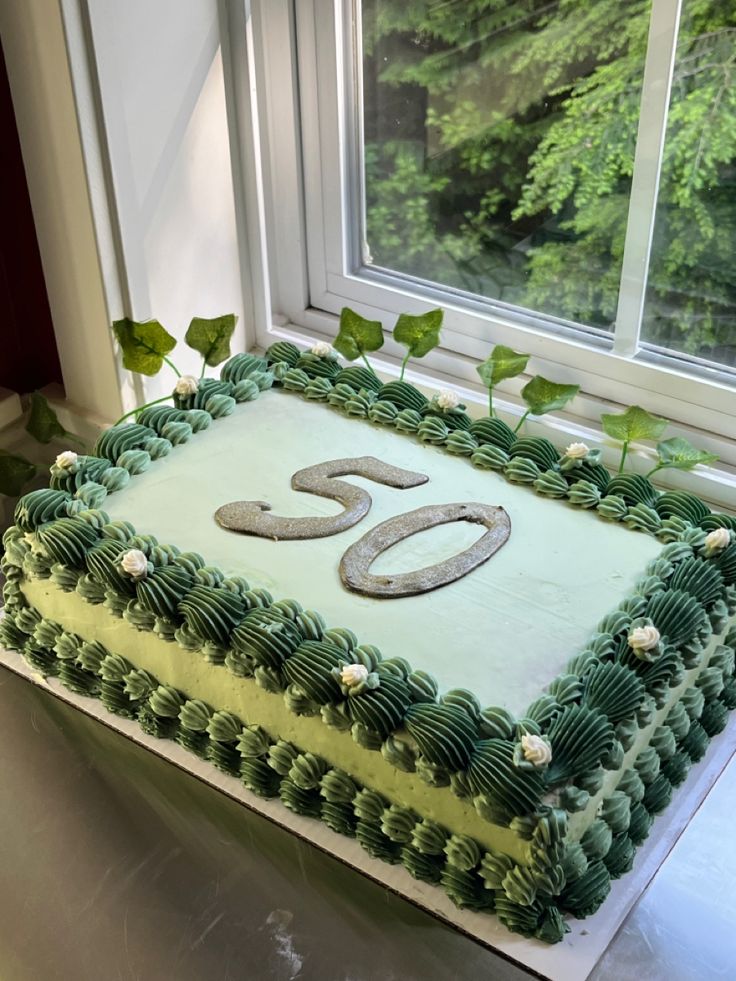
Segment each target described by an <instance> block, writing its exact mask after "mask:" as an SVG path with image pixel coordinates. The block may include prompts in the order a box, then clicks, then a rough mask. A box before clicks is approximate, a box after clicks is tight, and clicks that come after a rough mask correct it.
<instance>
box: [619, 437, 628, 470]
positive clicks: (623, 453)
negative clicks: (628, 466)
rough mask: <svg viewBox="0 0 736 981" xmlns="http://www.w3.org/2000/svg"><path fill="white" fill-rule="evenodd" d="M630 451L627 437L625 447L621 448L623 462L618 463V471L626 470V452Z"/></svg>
mask: <svg viewBox="0 0 736 981" xmlns="http://www.w3.org/2000/svg"><path fill="white" fill-rule="evenodd" d="M628 452H629V441H628V439H625V440H624V445H623V448H622V450H621V462H620V463H619V465H618V472H619V473H623V472H624V463H625V462H626V454H627V453H628Z"/></svg>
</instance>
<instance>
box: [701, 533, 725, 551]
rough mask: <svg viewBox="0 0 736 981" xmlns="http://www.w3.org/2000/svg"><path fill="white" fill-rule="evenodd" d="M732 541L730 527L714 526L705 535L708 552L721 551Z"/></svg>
mask: <svg viewBox="0 0 736 981" xmlns="http://www.w3.org/2000/svg"><path fill="white" fill-rule="evenodd" d="M730 541H731V532H730V531H729V530H728V528H714V529H713V531H709V532H708V534H707V535H706V536H705V549H706V551H707V552H720V550H721V549H722V548H726V546H727V545H728V544H729V543H730Z"/></svg>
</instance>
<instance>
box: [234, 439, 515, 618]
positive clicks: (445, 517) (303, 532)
mask: <svg viewBox="0 0 736 981" xmlns="http://www.w3.org/2000/svg"><path fill="white" fill-rule="evenodd" d="M348 474H352V475H354V476H357V477H365V478H367V479H368V480H373V481H375V482H376V483H378V484H385V485H387V486H388V487H396V488H398V489H400V490H405V489H407V488H410V487H419V486H420V485H421V484H426V483H427V481H428V480H429V478H428V477H427V476H426V474H421V473H416V472H414V471H412V470H403V469H402V468H401V467H395V466H393V465H392V464H390V463H384V462H383V461H382V460H378V459H376V457H373V456H360V457H349V458H346V459H342V460H329V461H327V462H326V463H317V464H315V465H314V466H312V467H306V468H305V469H304V470H299V471H298V472H297V473H295V474H294V476H293V477H292V478H291V486H292V487H293V488H294V490H297V491H304V492H305V493H307V494H316V495H318V496H319V497H328V498H330V499H331V500H334V501H338V502H339V503H340V504H342V505H343V510H342V511H341V512H340V513H339V514H336V515H330V516H320V517H308V518H285V517H281V516H279V515H275V514H271V506H270V505H269V504H268V503H267V502H266V501H233V502H232V503H230V504H224V505H223V506H222V507H220V508H218V509H217V511H216V512H215V520H216V521H217V523H218V524H219V525H221V526H222V527H223V528H227V529H229V530H230V531H237V532H240V533H241V534H244V535H257V536H259V537H260V538H272V539H273V540H274V541H279V540H283V541H293V540H295V539H310V538H324V537H326V536H328V535H336V534H338V533H339V532H341V531H346V530H347V529H348V528H352V527H353V526H354V525H356V524H358V522H359V521H361V520H362V519H363V518H364V517H365V515H366V514H367V513H368V511H369V510H370V507H371V503H372V501H371V496H370V494H369V493H368V492H367V491H366V490H364V489H363V488H362V487H356V486H355V485H354V484H349V483H347V481H344V480H338V479H337V478H338V477H345V476H347V475H348ZM453 521H469V522H473V523H475V524H479V525H484V526H485V528H486V529H487V530H486V533H485V534H484V535H482V536H481V537H480V538H479V539H478V541H477V542H474V543H473V545H471V546H470V547H469V548H466V549H465V550H464V551H463V552H460V553H459V554H458V555H453V556H452V557H451V558H449V559H445V560H444V561H443V562H438V563H436V564H435V565H431V566H427V567H425V568H424V569H418V570H416V571H415V572H406V573H401V574H399V575H383V576H376V575H372V574H371V572H370V567H371V565H372V564H373V563H374V562H375V560H376V558H377V557H378V556H379V555H380V554H381V553H382V552H385V551H386V550H387V549H389V548H391V547H392V546H393V545H396V544H398V543H399V542H401V541H404V540H405V539H407V538H410V537H411V536H412V535H416V534H418V533H419V532H420V531H426V530H427V529H429V528H436V527H437V526H438V525H444V524H449V523H450V522H453ZM510 533H511V521H510V519H509V516H508V514H507V513H506V511H504V509H503V508H502V507H495V506H492V505H489V504H480V503H478V502H470V503H463V504H430V505H427V506H426V507H421V508H417V509H416V510H415V511H408V512H406V513H405V514H399V515H397V516H396V517H394V518H389V519H388V520H387V521H382V522H381V524H378V525H376V527H375V528H372V529H371V531H369V532H368V533H367V534H365V535H363V537H362V538H360V539H359V540H358V541H357V542H355V543H354V544H353V545H351V546H350V547H349V548H348V549H347V551H346V552H345V553H344V555H343V557H342V559H341V561H340V578H341V580H342V582H343V584H344V585H345V586H346V587H347V588H348V589H351V590H352V591H353V592H356V593H362V594H363V595H366V596H376V597H380V598H382V599H396V598H398V597H400V596H414V595H416V594H418V593H426V592H429V591H430V590H432V589H438V588H439V587H440V586H446V585H448V583H451V582H455V580H456V579H460V578H462V576H465V575H467V574H468V573H469V572H472V571H473V569H476V568H477V567H478V566H479V565H482V564H483V563H484V562H487V561H488V559H490V557H491V556H492V555H493V554H494V553H495V552H497V551H498V550H499V549H500V548H501V546H502V545H504V544H505V543H506V541H507V540H508V537H509V535H510Z"/></svg>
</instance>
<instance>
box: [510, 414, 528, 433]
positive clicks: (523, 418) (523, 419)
mask: <svg viewBox="0 0 736 981" xmlns="http://www.w3.org/2000/svg"><path fill="white" fill-rule="evenodd" d="M531 411H532V410H531V409H527V410H526V412H525V413H524V415H523V416H522V417H521V419H519V422H518V423H517V426H516V429H515V430H514V432H515V433H518V431H519V430H520V429H521V427H522V426H523V425H524V423H525V422H526V417H527V416H528V415H531Z"/></svg>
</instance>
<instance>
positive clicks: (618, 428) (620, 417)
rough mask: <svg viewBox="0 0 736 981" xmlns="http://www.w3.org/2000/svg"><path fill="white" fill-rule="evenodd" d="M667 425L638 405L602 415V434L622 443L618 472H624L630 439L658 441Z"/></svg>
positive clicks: (664, 420) (658, 468)
mask: <svg viewBox="0 0 736 981" xmlns="http://www.w3.org/2000/svg"><path fill="white" fill-rule="evenodd" d="M667 425H668V423H667V420H666V419H662V418H661V417H660V416H653V415H651V413H649V412H647V411H646V409H642V408H641V407H640V406H638V405H631V406H629V408H628V409H627V410H626V412H621V413H618V414H617V415H606V414H604V415H602V416H601V426H602V427H603V432H604V433H605V434H606V436H610V437H611V439H617V440H619V442H621V443H623V447H622V449H621V461H620V463H619V465H618V472H619V473H623V471H624V463H625V462H626V454H627V453H628V450H629V443H630V442H631V441H632V439H633V440H639V439H659V437H660V436H661V435H662V433H663V432H664V431H665V429H666V428H667ZM660 469H662V468H661V467H655V468H654V470H652V471H650V472H651V473H654V471H655V470H660Z"/></svg>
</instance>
